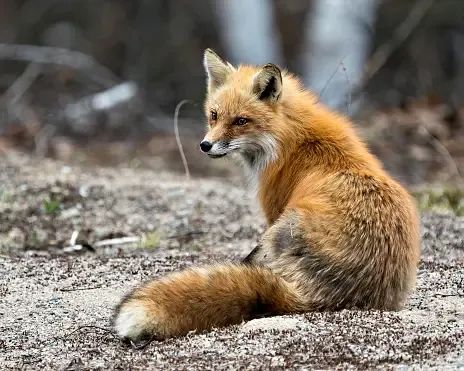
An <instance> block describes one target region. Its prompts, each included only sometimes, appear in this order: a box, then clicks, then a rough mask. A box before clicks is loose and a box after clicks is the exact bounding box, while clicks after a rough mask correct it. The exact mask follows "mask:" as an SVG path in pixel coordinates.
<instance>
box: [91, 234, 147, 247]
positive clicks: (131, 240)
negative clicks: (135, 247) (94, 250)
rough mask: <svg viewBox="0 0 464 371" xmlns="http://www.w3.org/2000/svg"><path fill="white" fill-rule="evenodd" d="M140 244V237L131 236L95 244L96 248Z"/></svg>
mask: <svg viewBox="0 0 464 371" xmlns="http://www.w3.org/2000/svg"><path fill="white" fill-rule="evenodd" d="M136 242H140V237H137V236H130V237H120V238H110V239H107V240H101V241H97V242H95V243H94V244H93V246H95V247H101V246H111V245H125V244H129V243H136Z"/></svg>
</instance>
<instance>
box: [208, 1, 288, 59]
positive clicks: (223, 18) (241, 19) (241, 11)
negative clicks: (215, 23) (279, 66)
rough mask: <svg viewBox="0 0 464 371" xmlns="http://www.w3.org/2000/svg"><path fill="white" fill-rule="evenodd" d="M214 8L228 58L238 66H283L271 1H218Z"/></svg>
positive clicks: (215, 2)
mask: <svg viewBox="0 0 464 371" xmlns="http://www.w3.org/2000/svg"><path fill="white" fill-rule="evenodd" d="M213 4H214V5H215V6H216V9H217V11H216V15H217V17H219V29H220V32H221V36H222V39H223V40H224V44H225V48H226V50H227V53H226V57H227V58H229V59H230V60H231V61H232V62H233V63H237V64H238V63H253V64H264V63H267V62H273V63H281V62H282V60H283V58H282V53H281V49H280V37H279V36H280V35H279V33H278V31H277V27H276V24H275V17H274V7H273V4H272V2H271V0H253V1H250V0H232V1H231V0H219V1H214V2H213Z"/></svg>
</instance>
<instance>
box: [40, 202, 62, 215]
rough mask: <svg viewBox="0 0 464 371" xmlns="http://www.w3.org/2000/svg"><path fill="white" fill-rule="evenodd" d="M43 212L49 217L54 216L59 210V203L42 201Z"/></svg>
mask: <svg viewBox="0 0 464 371" xmlns="http://www.w3.org/2000/svg"><path fill="white" fill-rule="evenodd" d="M43 206H44V209H45V212H46V213H47V214H49V215H56V214H57V213H58V212H59V211H60V209H61V202H60V201H58V200H55V199H49V200H45V201H44V204H43Z"/></svg>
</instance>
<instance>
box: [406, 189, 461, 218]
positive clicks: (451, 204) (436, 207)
mask: <svg viewBox="0 0 464 371" xmlns="http://www.w3.org/2000/svg"><path fill="white" fill-rule="evenodd" d="M413 195H414V197H415V198H416V200H417V202H418V204H419V208H420V210H421V211H436V212H450V211H451V212H453V213H454V214H456V215H457V216H464V189H462V188H456V187H443V188H424V189H419V190H416V191H415V192H413Z"/></svg>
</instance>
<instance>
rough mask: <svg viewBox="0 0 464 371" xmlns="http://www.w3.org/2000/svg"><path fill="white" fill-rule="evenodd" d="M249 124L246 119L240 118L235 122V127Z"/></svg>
mask: <svg viewBox="0 0 464 371" xmlns="http://www.w3.org/2000/svg"><path fill="white" fill-rule="evenodd" d="M247 122H248V120H247V119H246V118H245V117H239V118H237V119H236V120H235V122H234V124H235V125H240V126H242V125H245V124H246V123H247Z"/></svg>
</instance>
